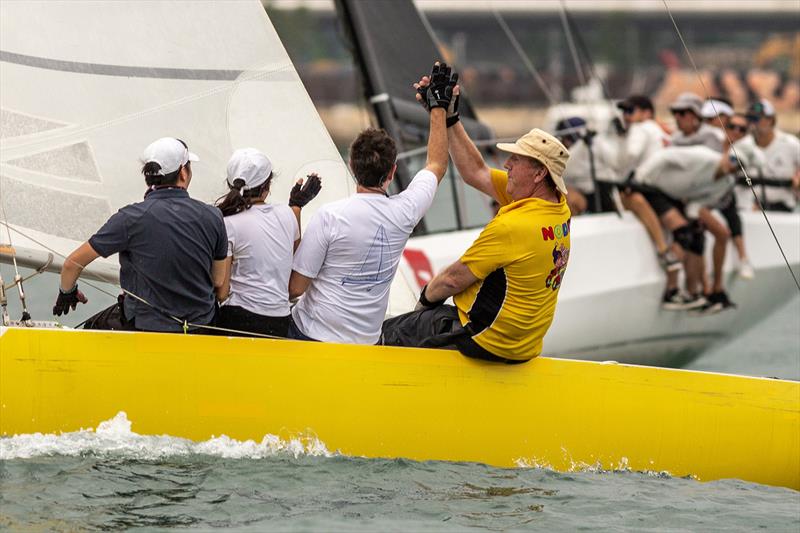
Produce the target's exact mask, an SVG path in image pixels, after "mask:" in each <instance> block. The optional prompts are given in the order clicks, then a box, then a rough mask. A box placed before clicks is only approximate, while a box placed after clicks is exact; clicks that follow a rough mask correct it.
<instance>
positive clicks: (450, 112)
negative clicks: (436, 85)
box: [446, 74, 461, 128]
mask: <svg viewBox="0 0 800 533" xmlns="http://www.w3.org/2000/svg"><path fill="white" fill-rule="evenodd" d="M453 78H455V82H458V74H453ZM451 79H452V78H451ZM455 82H453V87H455V85H456V83H455ZM460 98H461V95H458V94H454V95H453V98H452V99H451V100H450V107H448V108H447V120H446V123H447V127H448V128H450V127H452V126H455V125H456V123H457V122H458V121H459V120H461V118H460V117H459V116H458V100H459V99H460Z"/></svg>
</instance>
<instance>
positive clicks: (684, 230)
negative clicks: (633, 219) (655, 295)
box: [634, 145, 738, 313]
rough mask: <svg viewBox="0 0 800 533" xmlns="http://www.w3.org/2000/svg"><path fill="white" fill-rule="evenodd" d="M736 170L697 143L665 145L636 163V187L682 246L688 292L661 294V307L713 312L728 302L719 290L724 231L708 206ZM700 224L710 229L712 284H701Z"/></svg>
mask: <svg viewBox="0 0 800 533" xmlns="http://www.w3.org/2000/svg"><path fill="white" fill-rule="evenodd" d="M737 170H738V164H737V163H735V162H732V161H731V160H730V159H729V158H728V156H727V155H723V154H720V153H719V152H717V151H716V150H713V149H711V148H709V147H707V146H703V145H697V146H671V147H668V148H666V149H664V150H661V151H660V152H658V153H656V154H655V155H653V156H652V157H651V158H649V159H648V160H647V161H645V162H644V163H643V164H642V165H640V166H639V167H638V168H637V169H636V172H635V175H634V179H635V181H636V183H637V184H641V185H642V187H640V188H639V190H641V191H643V193H644V195H645V196H646V198H647V199H648V202H650V204H651V205H652V206H653V209H655V211H656V213H657V214H658V215H659V217H660V218H661V220H662V222H663V223H664V225H665V226H666V227H667V228H668V229H672V228H674V230H673V233H674V236H675V240H676V241H678V243H679V244H680V245H681V246H683V247H684V249H685V252H686V257H687V261H686V288H687V291H688V292H689V297H688V298H687V297H686V295H680V294H675V295H674V297H671V298H669V300H667V299H665V301H664V308H665V309H675V310H678V309H686V308H693V307H702V310H703V311H704V312H708V313H713V312H718V311H721V310H723V309H726V308H728V307H732V306H733V304H732V303H731V302H730V300H729V299H728V296H727V294H726V292H725V288H724V275H723V270H722V268H723V264H724V262H725V254H726V251H727V244H728V238H729V236H730V231H729V230H728V228H727V227H726V226H725V225H724V224H723V223H722V222H721V221H719V220H718V219H717V218H716V217H715V216H714V215H713V214H712V213H711V209H712V208H713V207H714V206H716V205H717V204H718V203H719V202H720V200H721V199H722V198H723V197H725V195H727V194H730V192H731V190H732V189H733V185H734V177H733V173H734V172H735V171H737ZM704 229H706V230H708V231H710V232H711V233H712V234H713V235H714V248H713V254H712V258H713V267H714V268H713V272H714V278H713V284H707V282H706V280H705V276H704V264H705V263H704V257H703V252H704V244H705V232H704ZM707 285H708V286H707ZM668 296H673V295H668ZM692 303H696V305H690V304H692ZM673 304H674V305H673Z"/></svg>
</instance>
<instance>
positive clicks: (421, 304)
mask: <svg viewBox="0 0 800 533" xmlns="http://www.w3.org/2000/svg"><path fill="white" fill-rule="evenodd" d="M427 288H428V286H427V285H425V286H424V287H422V290H421V291H420V293H419V301H418V302H417V305H416V306H415V307H414V311H421V310H422V309H433V308H434V307H439V306H440V305H442V304H444V302H445V300H437V301H435V302H432V301H430V300H428V298H427V297H426V296H425V289H427ZM445 299H446V298H445Z"/></svg>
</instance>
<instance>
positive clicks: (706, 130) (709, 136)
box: [672, 122, 725, 152]
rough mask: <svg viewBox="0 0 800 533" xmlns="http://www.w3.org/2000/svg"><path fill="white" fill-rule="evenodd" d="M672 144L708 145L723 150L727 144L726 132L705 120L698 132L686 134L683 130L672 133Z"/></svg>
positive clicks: (713, 148)
mask: <svg viewBox="0 0 800 533" xmlns="http://www.w3.org/2000/svg"><path fill="white" fill-rule="evenodd" d="M672 144H673V145H674V146H697V145H702V146H708V147H709V148H711V149H712V150H716V151H717V152H722V147H723V146H724V145H725V133H723V131H722V130H721V129H719V128H715V127H714V126H711V125H709V124H706V123H705V122H703V123H701V124H700V127H699V128H698V129H697V131H696V132H694V133H692V134H690V135H686V134H685V133H683V132H682V131H681V130H678V131H676V132H675V133H673V134H672Z"/></svg>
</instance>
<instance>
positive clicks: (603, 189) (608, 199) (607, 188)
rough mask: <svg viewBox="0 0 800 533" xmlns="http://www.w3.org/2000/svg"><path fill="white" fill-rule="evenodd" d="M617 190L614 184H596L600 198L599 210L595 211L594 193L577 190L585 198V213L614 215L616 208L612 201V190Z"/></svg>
mask: <svg viewBox="0 0 800 533" xmlns="http://www.w3.org/2000/svg"><path fill="white" fill-rule="evenodd" d="M616 188H617V185H616V184H614V183H605V182H603V183H598V184H597V190H598V192H599V196H600V209H597V205H595V204H596V202H597V200H596V199H595V194H594V192H586V191H581V190H580V189H578V190H579V191H580V192H581V194H583V195H584V196H585V197H586V211H585V212H586V213H615V212H616V211H617V206H616V204H615V203H614V199H613V196H612V194H613V190H614V189H616Z"/></svg>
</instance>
